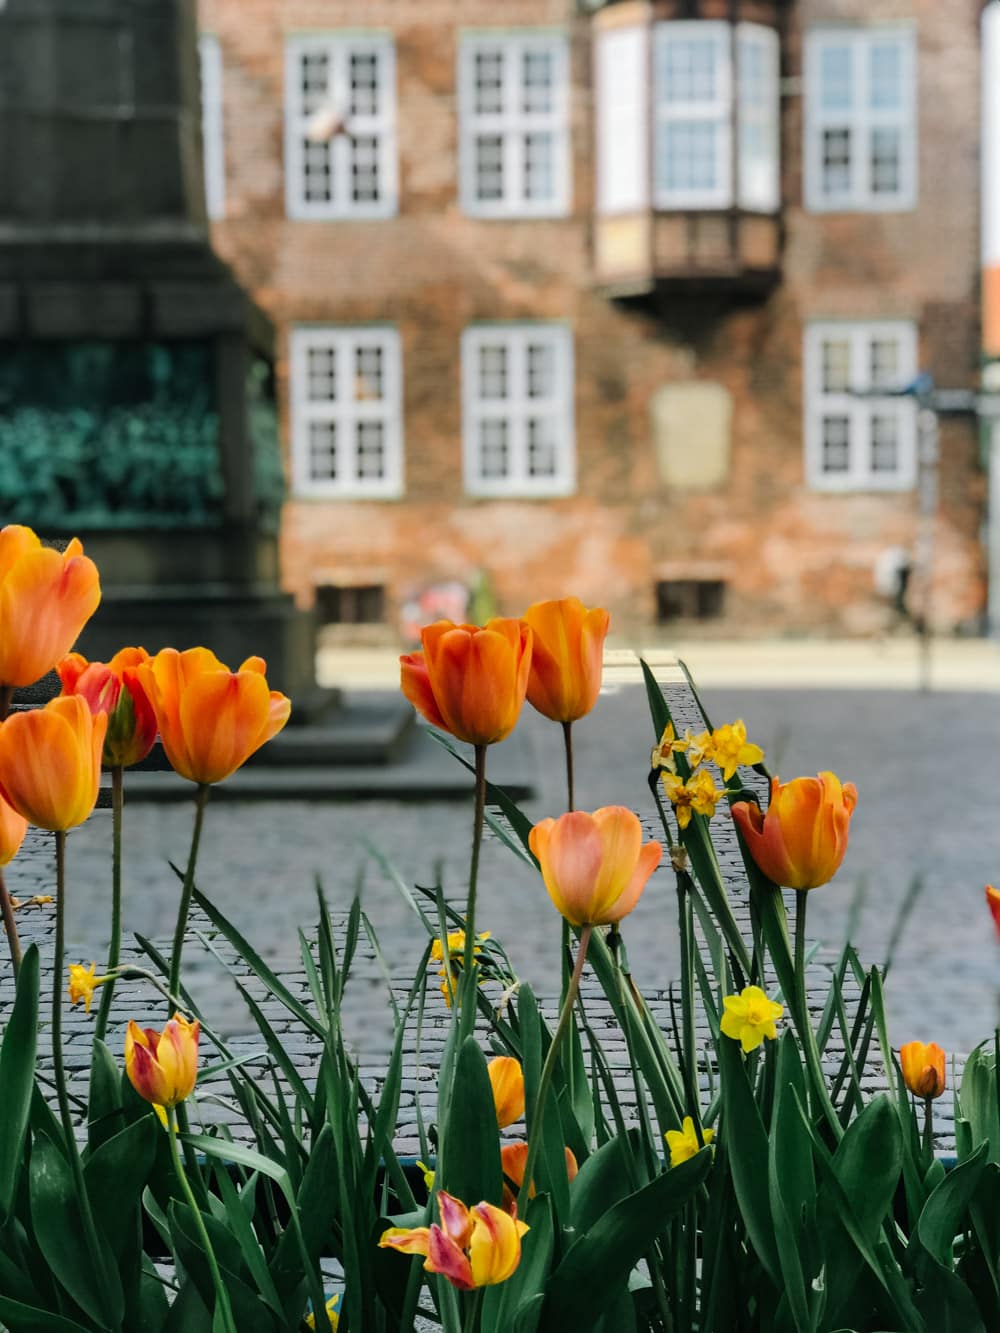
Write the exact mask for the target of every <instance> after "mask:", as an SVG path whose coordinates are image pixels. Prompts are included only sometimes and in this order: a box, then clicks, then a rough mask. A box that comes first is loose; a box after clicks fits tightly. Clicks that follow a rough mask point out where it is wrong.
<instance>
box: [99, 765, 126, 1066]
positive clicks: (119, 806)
mask: <svg viewBox="0 0 1000 1333" xmlns="http://www.w3.org/2000/svg"><path fill="white" fill-rule="evenodd" d="M123 779H124V770H123V768H122V766H121V764H113V765H112V767H111V943H110V944H109V945H108V966H107V971H108V972H113V970H114V969H115V968H116V967H117V966H118V961H119V959H120V958H121V950H122V811H123V809H124V805H125V784H124V780H123ZM114 991H115V977H114V976H113V975H112V977H111V979H110V980H109V981H107V982H105V985H104V989H103V991H102V992H101V1007H100V1009H98V1011H97V1024H96V1026H95V1028H94V1040H95V1041H103V1040H104V1035H105V1033H106V1032H107V1030H108V1019H109V1018H110V1017H111V1000H112V997H113V996H114Z"/></svg>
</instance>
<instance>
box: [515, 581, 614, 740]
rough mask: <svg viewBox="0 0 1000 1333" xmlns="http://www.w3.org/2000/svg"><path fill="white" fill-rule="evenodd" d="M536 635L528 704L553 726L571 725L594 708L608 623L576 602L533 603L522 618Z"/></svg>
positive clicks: (601, 612)
mask: <svg viewBox="0 0 1000 1333" xmlns="http://www.w3.org/2000/svg"><path fill="white" fill-rule="evenodd" d="M524 620H525V622H526V624H528V625H530V626H531V629H532V631H533V632H534V636H535V637H534V647H533V648H532V653H531V675H530V676H529V677H528V702H529V703H530V704H531V705H532V707H533V708H537V709H538V711H539V712H540V713H542V714H544V716H545V717H548V718H551V719H552V721H553V722H575V721H576V720H577V719H578V718H581V717H584V716H585V715H586V714H587V713H589V712H590V710H591V709H592V708H593V706H594V704H595V703H596V702H597V695H598V693H599V692H600V688H601V671H602V669H603V666H604V640H605V638H606V637H607V633H608V623H609V621H610V617H609V615H608V613H607V611H604V610H602V609H601V608H600V607H596V608H595V609H594V610H592V611H588V610H587V608H586V607H585V606H584V605H583V603H582V602H581V601H580V599H579V598H578V597H563V598H562V599H561V600H559V601H555V602H535V603H534V605H533V606H529V607H528V609H527V611H525V613H524Z"/></svg>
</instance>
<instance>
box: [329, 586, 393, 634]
mask: <svg viewBox="0 0 1000 1333" xmlns="http://www.w3.org/2000/svg"><path fill="white" fill-rule="evenodd" d="M316 617H317V619H318V620H319V623H320V624H321V625H381V624H382V623H383V622H384V620H385V588H384V587H383V586H382V585H381V584H380V583H373V584H360V585H357V586H351V587H341V586H339V585H338V584H333V583H324V584H321V585H320V586H319V587H318V588H317V589H316Z"/></svg>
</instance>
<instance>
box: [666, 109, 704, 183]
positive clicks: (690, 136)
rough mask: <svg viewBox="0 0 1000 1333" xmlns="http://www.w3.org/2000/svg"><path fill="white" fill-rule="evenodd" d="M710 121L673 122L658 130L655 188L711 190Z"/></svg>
mask: <svg viewBox="0 0 1000 1333" xmlns="http://www.w3.org/2000/svg"><path fill="white" fill-rule="evenodd" d="M717 129H718V127H717V126H716V125H715V124H714V123H713V122H712V121H705V120H690V121H686V120H674V121H668V122H667V123H666V124H665V125H663V126H661V132H660V135H659V147H660V161H659V164H658V165H659V173H658V174H659V185H660V188H661V189H665V190H668V191H671V192H672V191H682V190H714V189H715V188H716V187H717V184H718V182H717V180H716V161H717V156H718V154H717V148H716V134H717Z"/></svg>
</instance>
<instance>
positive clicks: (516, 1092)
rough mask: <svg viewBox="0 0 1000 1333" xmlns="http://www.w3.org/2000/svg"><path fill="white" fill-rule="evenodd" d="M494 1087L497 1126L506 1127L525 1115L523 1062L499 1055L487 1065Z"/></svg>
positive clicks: (491, 1083)
mask: <svg viewBox="0 0 1000 1333" xmlns="http://www.w3.org/2000/svg"><path fill="white" fill-rule="evenodd" d="M486 1072H487V1073H488V1074H489V1076H490V1085H491V1086H492V1088H493V1105H494V1106H495V1107H496V1113H497V1127H498V1128H499V1129H506V1128H507V1126H508V1125H512V1124H513V1123H514V1122H515V1120H520V1119H521V1117H522V1116H523V1115H524V1074H523V1073H522V1072H521V1063H520V1061H519V1060H515V1059H514V1058H513V1057H512V1056H509V1055H498V1056H497V1057H496V1058H495V1059H493V1060H491V1061H490V1062H489V1064H488V1065H487V1066H486Z"/></svg>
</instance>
